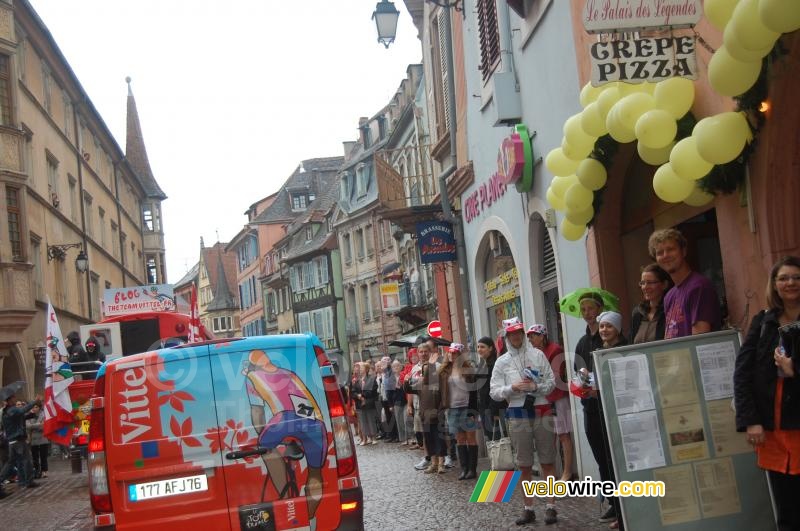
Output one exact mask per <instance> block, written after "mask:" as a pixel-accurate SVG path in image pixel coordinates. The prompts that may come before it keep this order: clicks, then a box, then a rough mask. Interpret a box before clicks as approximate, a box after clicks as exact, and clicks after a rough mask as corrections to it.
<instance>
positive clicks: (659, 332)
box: [628, 299, 666, 341]
mask: <svg viewBox="0 0 800 531" xmlns="http://www.w3.org/2000/svg"><path fill="white" fill-rule="evenodd" d="M645 305H646V306H645ZM649 310H650V303H649V302H647V301H645V302H643V303H642V304H640V305H639V306H637V307H636V308H634V309H633V314H632V315H631V333H630V334H629V335H628V337H629V338H630V340H631V341H633V340H634V338H635V337H636V334H637V333H638V332H639V327H640V326H641V325H642V321H644V318H645V317H646V316H647V314H648V312H649ZM654 318H655V320H656V340H659V339H664V330H665V325H664V323H665V322H666V319H665V318H664V300H663V299H662V300H661V303H660V304H659V305H658V308H656V314H655V316H654Z"/></svg>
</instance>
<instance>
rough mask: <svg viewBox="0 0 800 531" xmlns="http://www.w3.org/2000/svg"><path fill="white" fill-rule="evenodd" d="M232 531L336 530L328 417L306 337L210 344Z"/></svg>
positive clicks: (333, 457) (334, 475)
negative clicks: (241, 530)
mask: <svg viewBox="0 0 800 531" xmlns="http://www.w3.org/2000/svg"><path fill="white" fill-rule="evenodd" d="M210 352H211V358H210V361H211V374H212V380H213V387H214V400H215V405H216V409H217V416H218V418H219V422H220V424H219V426H218V432H219V434H220V454H221V456H222V463H223V469H224V471H225V483H226V488H227V495H228V502H229V504H230V518H231V527H232V528H234V529H237V528H241V529H295V528H306V527H308V526H311V528H312V529H313V528H316V529H336V528H337V526H338V525H339V521H340V507H341V504H340V497H339V490H338V476H337V465H336V452H335V449H334V445H333V442H332V441H333V435H332V433H333V432H332V429H331V418H330V413H329V411H328V404H327V400H326V398H325V390H324V387H323V383H322V375H321V372H320V366H319V364H318V362H317V359H316V355H315V353H314V348H313V344H312V340H311V337H310V336H305V335H279V336H269V337H256V338H246V339H243V340H240V341H236V342H232V343H227V344H226V343H219V344H215V345H210Z"/></svg>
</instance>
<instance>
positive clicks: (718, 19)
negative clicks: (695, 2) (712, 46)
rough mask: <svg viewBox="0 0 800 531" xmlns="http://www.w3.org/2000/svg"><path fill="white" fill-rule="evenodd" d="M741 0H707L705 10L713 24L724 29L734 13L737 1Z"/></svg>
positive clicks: (704, 4)
mask: <svg viewBox="0 0 800 531" xmlns="http://www.w3.org/2000/svg"><path fill="white" fill-rule="evenodd" d="M738 1H739V0H705V2H704V3H703V11H704V12H705V14H706V18H707V19H708V21H709V22H711V25H712V26H714V27H715V28H717V29H718V30H720V31H722V30H724V29H725V26H727V24H728V21H730V19H731V15H733V10H734V9H735V8H736V3H737V2H738Z"/></svg>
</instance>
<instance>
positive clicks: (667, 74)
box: [589, 36, 697, 87]
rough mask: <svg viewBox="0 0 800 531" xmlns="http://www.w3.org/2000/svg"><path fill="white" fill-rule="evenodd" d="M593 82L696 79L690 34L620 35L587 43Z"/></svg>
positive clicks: (598, 83) (693, 45)
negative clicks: (645, 36) (644, 36)
mask: <svg viewBox="0 0 800 531" xmlns="http://www.w3.org/2000/svg"><path fill="white" fill-rule="evenodd" d="M589 57H590V58H591V61H592V78H591V79H592V85H593V86H595V87H598V86H600V85H605V84H606V83H610V82H612V81H625V82H628V83H641V82H643V81H649V82H651V83H655V82H657V81H661V80H664V79H668V78H671V77H685V78H687V79H697V59H696V57H695V39H694V37H692V36H682V37H655V38H643V39H619V40H613V41H607V42H595V43H593V44H592V45H591V46H590V47H589Z"/></svg>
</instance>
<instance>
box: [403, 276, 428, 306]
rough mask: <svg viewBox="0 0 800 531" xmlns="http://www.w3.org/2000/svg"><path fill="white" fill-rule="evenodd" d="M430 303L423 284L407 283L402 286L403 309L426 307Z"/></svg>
mask: <svg viewBox="0 0 800 531" xmlns="http://www.w3.org/2000/svg"><path fill="white" fill-rule="evenodd" d="M429 302H431V301H429V300H428V297H427V296H426V293H425V290H424V286H423V284H422V282H419V281H417V282H411V281H406V282H402V283H401V284H400V307H401V308H407V307H416V306H424V305H425V304H428V303H429Z"/></svg>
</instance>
